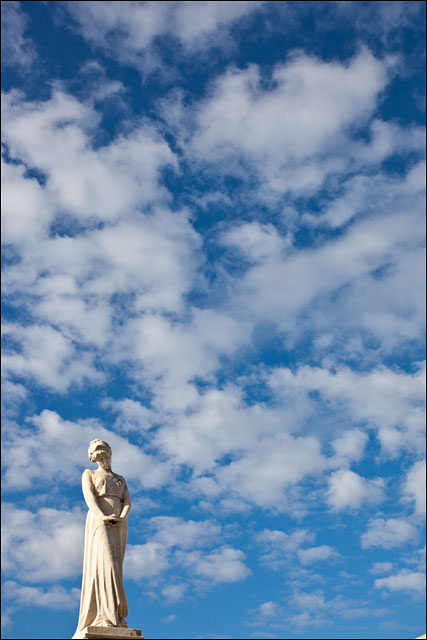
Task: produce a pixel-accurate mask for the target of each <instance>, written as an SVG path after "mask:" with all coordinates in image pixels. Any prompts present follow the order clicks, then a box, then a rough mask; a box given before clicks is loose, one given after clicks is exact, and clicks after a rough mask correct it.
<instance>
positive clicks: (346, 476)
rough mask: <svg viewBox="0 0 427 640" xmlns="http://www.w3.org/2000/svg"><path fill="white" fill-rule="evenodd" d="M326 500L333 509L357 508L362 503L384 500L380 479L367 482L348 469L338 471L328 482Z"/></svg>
mask: <svg viewBox="0 0 427 640" xmlns="http://www.w3.org/2000/svg"><path fill="white" fill-rule="evenodd" d="M328 485H329V486H328V491H327V496H326V500H327V502H328V504H330V505H331V507H332V508H334V509H345V508H346V507H350V508H356V509H357V508H359V507H360V506H361V505H362V504H363V502H368V503H369V502H374V503H375V502H379V501H381V500H382V499H384V494H383V487H384V480H383V479H382V478H374V479H372V480H367V479H366V478H362V477H361V476H360V475H359V474H357V473H355V472H354V471H351V470H350V469H340V470H339V471H335V472H334V473H332V474H331V476H330V477H329V480H328Z"/></svg>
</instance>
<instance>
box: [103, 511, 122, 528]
mask: <svg viewBox="0 0 427 640" xmlns="http://www.w3.org/2000/svg"><path fill="white" fill-rule="evenodd" d="M103 521H104V524H106V525H107V526H110V525H111V526H114V525H116V524H118V523H119V521H120V516H116V515H115V514H114V513H112V514H111V515H109V516H104V517H103Z"/></svg>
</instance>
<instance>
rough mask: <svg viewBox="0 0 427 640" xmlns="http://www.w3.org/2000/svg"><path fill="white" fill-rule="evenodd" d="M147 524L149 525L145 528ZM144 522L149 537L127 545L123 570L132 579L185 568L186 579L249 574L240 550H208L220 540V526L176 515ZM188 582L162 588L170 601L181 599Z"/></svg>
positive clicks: (226, 579) (232, 578)
mask: <svg viewBox="0 0 427 640" xmlns="http://www.w3.org/2000/svg"><path fill="white" fill-rule="evenodd" d="M147 525H148V527H147ZM147 525H146V527H145V528H146V529H148V533H147V534H146V535H147V537H148V538H149V540H148V541H147V542H146V543H144V544H141V545H129V551H128V552H127V553H126V559H125V563H126V573H127V575H129V576H130V577H131V578H133V579H134V580H140V579H142V578H144V577H146V578H160V577H161V575H162V574H163V573H164V572H165V571H166V570H168V569H171V568H172V567H175V568H176V569H178V570H181V569H186V570H188V572H189V574H190V575H189V577H188V578H187V580H190V582H191V581H193V579H194V578H196V579H197V580H199V579H203V580H206V579H208V580H210V581H211V582H212V581H213V582H234V581H236V580H242V579H243V578H245V577H246V576H247V575H249V573H250V570H249V569H248V568H247V567H246V565H245V564H244V559H245V555H244V553H243V552H242V551H240V550H238V549H234V548H232V547H229V546H222V547H220V548H218V549H216V548H215V549H212V548H211V549H209V547H212V546H213V545H215V544H216V543H217V542H218V540H219V539H220V535H221V527H220V526H219V525H218V524H217V523H215V522H214V521H212V520H204V521H195V520H184V519H183V518H179V517H170V516H157V517H154V518H150V520H149V521H148V523H147ZM187 587H188V583H186V582H182V583H181V584H176V585H167V586H163V587H162V593H163V595H164V596H165V597H167V598H169V599H170V600H178V599H180V598H181V597H182V596H183V594H184V591H185V589H186V588H187Z"/></svg>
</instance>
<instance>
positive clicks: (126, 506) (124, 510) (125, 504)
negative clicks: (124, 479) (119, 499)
mask: <svg viewBox="0 0 427 640" xmlns="http://www.w3.org/2000/svg"><path fill="white" fill-rule="evenodd" d="M130 508H131V500H130V493H129V489H128V486H127V484H126V487H125V492H124V496H123V507H122V510H121V512H120V517H121V518H122V519H124V518H127V517H128V515H129V511H130Z"/></svg>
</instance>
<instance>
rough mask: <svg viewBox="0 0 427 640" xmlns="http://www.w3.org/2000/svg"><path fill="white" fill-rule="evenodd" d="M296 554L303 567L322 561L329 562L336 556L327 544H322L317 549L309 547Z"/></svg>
mask: <svg viewBox="0 0 427 640" xmlns="http://www.w3.org/2000/svg"><path fill="white" fill-rule="evenodd" d="M297 553H298V557H299V559H300V562H301V564H303V565H311V564H314V563H316V562H322V561H323V560H331V559H333V558H335V557H336V556H337V552H336V551H335V549H333V548H332V547H330V546H329V545H327V544H322V545H320V546H319V547H310V548H308V549H299V550H298V552H297Z"/></svg>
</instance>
